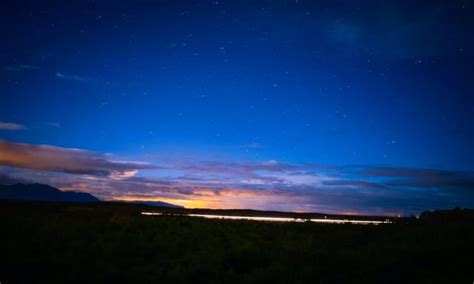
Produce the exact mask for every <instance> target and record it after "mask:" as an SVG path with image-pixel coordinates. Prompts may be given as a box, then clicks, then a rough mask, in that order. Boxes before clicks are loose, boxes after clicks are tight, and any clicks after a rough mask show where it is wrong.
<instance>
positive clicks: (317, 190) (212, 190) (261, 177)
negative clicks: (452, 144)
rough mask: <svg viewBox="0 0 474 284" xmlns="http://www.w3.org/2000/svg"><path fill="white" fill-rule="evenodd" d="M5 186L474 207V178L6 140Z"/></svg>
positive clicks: (341, 207)
mask: <svg viewBox="0 0 474 284" xmlns="http://www.w3.org/2000/svg"><path fill="white" fill-rule="evenodd" d="M0 174H1V175H0V182H2V181H3V182H5V181H8V182H10V183H11V182H13V181H15V180H17V181H25V180H28V181H31V182H42V183H48V184H51V185H53V186H57V187H59V188H61V189H63V190H81V191H85V192H89V193H92V194H94V195H96V196H98V197H99V198H101V199H104V200H150V201H165V202H171V203H175V204H179V205H184V206H186V207H199V208H203V207H208V208H252V209H265V210H285V211H288V210H291V211H313V212H327V213H342V212H345V213H347V212H353V213H358V214H386V215H393V214H396V213H403V214H415V213H419V212H421V211H426V210H431V209H439V208H452V207H454V206H461V207H474V194H473V186H474V174H473V172H466V171H459V172H457V171H445V170H437V169H417V168H396V167H382V166H368V165H353V166H324V165H316V164H289V163H281V162H278V161H274V160H270V161H262V162H236V161H226V160H219V161H206V160H199V159H196V158H195V159H175V160H163V161H159V163H155V164H151V163H143V162H136V161H121V160H120V159H117V158H116V157H115V156H112V155H110V154H103V153H98V152H93V151H87V150H82V149H73V148H61V147H55V146H50V145H33V144H24V143H15V142H9V141H2V140H0Z"/></svg>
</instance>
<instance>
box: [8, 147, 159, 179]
mask: <svg viewBox="0 0 474 284" xmlns="http://www.w3.org/2000/svg"><path fill="white" fill-rule="evenodd" d="M0 166H9V167H18V168H25V169H32V170H38V171H49V172H60V173H69V174H85V175H93V176H109V175H110V176H113V177H117V178H123V177H127V176H131V175H132V173H136V172H135V171H136V170H138V169H149V168H155V167H154V166H151V165H149V164H144V163H136V162H122V161H114V160H112V157H110V156H108V155H104V154H101V153H97V152H92V151H85V150H80V149H72V148H61V147H54V146H49V145H34V144H23V143H14V142H8V141H1V140H0Z"/></svg>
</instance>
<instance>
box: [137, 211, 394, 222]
mask: <svg viewBox="0 0 474 284" xmlns="http://www.w3.org/2000/svg"><path fill="white" fill-rule="evenodd" d="M142 215H150V216H162V215H168V214H163V213H161V212H142ZM180 216H188V217H200V218H208V219H229V220H254V221H265V222H267V221H269V222H315V223H327V224H361V225H379V224H389V223H392V222H391V221H390V220H388V219H386V220H384V221H380V220H349V219H328V218H324V219H315V218H311V219H303V218H290V217H260V216H229V215H212V214H182V215H180Z"/></svg>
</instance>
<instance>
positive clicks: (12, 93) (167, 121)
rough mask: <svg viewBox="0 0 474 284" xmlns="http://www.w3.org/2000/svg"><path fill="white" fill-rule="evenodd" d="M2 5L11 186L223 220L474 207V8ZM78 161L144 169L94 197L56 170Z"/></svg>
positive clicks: (106, 178)
mask: <svg viewBox="0 0 474 284" xmlns="http://www.w3.org/2000/svg"><path fill="white" fill-rule="evenodd" d="M0 5H1V7H0V17H1V20H0V21H1V22H2V25H1V26H2V29H1V30H2V39H3V40H2V44H1V45H0V63H1V65H2V69H1V70H0V76H1V77H0V78H1V79H0V96H1V104H0V128H2V129H0V139H2V140H3V142H2V143H4V144H5V145H4V146H3V147H4V148H3V151H4V155H5V157H7V156H8V157H9V158H7V159H3V160H8V161H4V162H2V165H3V166H4V167H3V168H0V170H2V172H4V175H3V176H5V177H6V176H8V177H9V178H12V177H13V178H16V179H19V178H21V179H27V180H35V181H36V180H38V179H39V180H40V181H45V182H49V183H52V184H54V185H57V186H60V187H62V188H63V189H73V188H74V189H77V188H79V189H81V190H85V191H89V192H93V193H94V194H96V195H99V196H100V197H102V198H104V199H115V198H125V197H127V198H148V199H151V198H156V199H159V200H164V199H166V200H171V201H173V200H178V201H177V202H178V203H179V202H181V204H184V205H186V202H187V201H186V200H194V201H196V200H211V199H212V200H214V201H213V202H214V203H212V204H211V202H208V203H206V204H205V205H207V206H213V207H229V206H230V207H242V208H244V207H252V208H258V209H279V210H323V211H324V210H326V211H344V212H345V211H354V212H378V213H380V212H381V213H387V212H393V211H400V212H418V211H420V210H426V209H430V208H438V207H449V206H454V205H464V206H468V207H469V206H473V204H474V197H473V194H472V191H471V190H472V189H473V188H472V186H473V185H474V179H473V173H472V171H473V170H474V154H473V152H472V147H473V145H474V126H473V122H472V121H474V105H473V100H474V99H473V91H474V89H473V85H472V79H473V74H474V72H473V63H474V60H473V47H474V37H473V36H472V34H473V33H472V30H473V27H474V25H473V20H472V19H470V16H471V15H472V13H473V11H474V10H473V5H472V3H469V1H301V0H299V1H114V2H112V1H67V3H66V2H61V1H3V2H2V3H1V4H0ZM20 143H22V144H20ZM28 144H35V145H36V144H42V145H43V146H35V145H28ZM44 145H49V146H44ZM53 146H54V147H56V148H53ZM25 147H28V149H29V150H28V151H32V154H31V153H30V154H31V155H30V154H28V155H27V154H25V153H26V152H24V151H27V149H25ZM35 147H36V148H35ZM58 147H60V148H58ZM71 148H75V149H81V151H82V150H87V151H88V152H86V153H89V154H91V155H93V156H94V155H99V156H100V157H101V158H97V157H96V156H94V158H93V160H94V161H95V160H97V159H100V160H107V161H110V162H113V163H115V162H119V163H122V162H123V161H133V163H134V164H133V165H134V166H131V167H127V168H126V169H122V168H120V170H119V171H116V169H115V168H113V169H109V168H108V166H104V167H105V168H107V169H108V170H110V171H109V172H108V174H102V175H100V186H99V185H97V184H91V183H88V182H86V181H87V180H89V179H90V177H91V176H90V175H88V174H84V173H83V172H80V173H77V172H71V171H69V170H68V169H69V168H68V167H64V165H56V164H54V161H56V160H55V158H57V155H59V156H61V155H65V154H64V153H65V152H67V155H66V156H67V157H70V156H71V155H74V154H71V153H69V152H71V151H72V153H75V152H74V151H79V150H73V149H71ZM12 149H14V150H15V151H16V152H15V153H13V154H12V153H11V152H8V151H13V150H12ZM32 149H34V150H32ZM45 149H46V150H45ZM51 149H56V150H58V151H59V149H61V151H59V152H60V154H58V153H56V152H55V153H50V152H47V153H43V154H45V155H46V154H47V155H53V156H54V157H55V158H53V159H51V160H52V162H51V164H50V165H43V164H41V165H40V166H38V165H37V163H36V162H37V161H36V160H34V159H36V158H37V157H43V156H42V155H43V154H42V153H40V152H41V151H49V150H51ZM18 151H20V152H22V154H25V155H26V156H23V159H24V160H25V162H24V163H19V162H18V161H19V160H21V158H19V157H17V156H15V154H18V153H19V152H18ZM32 156H34V157H32ZM79 156H81V157H84V156H87V155H79ZM45 157H49V156H45ZM61 157H62V156H61ZM46 159H48V158H46ZM58 159H59V160H60V161H61V162H62V163H63V164H68V163H73V164H74V163H76V164H77V160H76V159H73V160H72V161H69V160H67V161H64V160H61V158H58ZM78 159H81V161H82V158H78ZM145 164H146V165H147V166H146V167H145V168H142V166H143V165H145ZM87 165H88V166H89V164H87ZM94 165H95V164H94ZM137 165H138V166H137ZM101 167H102V166H101ZM65 168H67V169H65ZM92 168H93V169H94V170H97V169H96V168H94V167H92ZM101 169H102V168H101ZM82 170H85V172H88V170H91V169H90V168H88V167H87V168H86V169H82V168H81V171H82ZM386 170H389V171H390V172H389V173H387V172H386ZM374 172H375V173H377V174H374ZM381 172H382V173H383V174H382V175H380V173H381ZM114 173H115V174H119V175H122V176H120V177H119V178H118V179H119V180H120V184H119V185H117V184H116V183H118V182H117V180H118V179H117V176H113V174H114ZM92 176H94V175H92ZM114 177H115V178H114ZM446 177H449V178H446ZM95 178H97V177H95ZM267 178H268V180H267ZM133 179H136V180H133ZM138 179H142V180H140V181H139V180H138ZM143 179H146V181H143ZM273 179H275V180H273ZM112 180H113V182H114V184H113V185H112V184H111V183H112ZM421 180H423V182H421ZM401 181H403V183H402V184H400V182H401ZM405 182H411V183H409V184H405ZM127 183H132V185H127ZM165 183H171V184H172V186H170V187H168V188H165V187H164V185H163V184H165ZM335 183H337V186H336V185H335ZM345 183H350V184H347V185H345ZM367 183H371V184H370V185H368V184H367ZM372 183H373V184H372ZM104 184H106V185H104ZM150 184H152V185H150ZM420 184H423V185H420ZM148 186H149V187H150V188H151V189H144V188H145V187H147V188H148ZM372 186H375V188H374V189H373V190H370V188H371V187H372ZM137 188H140V189H139V190H137ZM156 188H159V189H160V190H159V192H158V191H157V190H156ZM204 188H205V189H204ZM381 188H382V189H383V190H388V191H389V192H388V193H386V192H385V191H382V189H381ZM137 191H140V192H139V193H138V192H137ZM181 191H185V192H184V193H183V192H181ZM365 191H367V192H365ZM420 191H421V192H420ZM440 191H443V192H441V193H440ZM444 191H447V193H446V192H444ZM203 192H204V193H205V194H203ZM228 192H231V193H228ZM178 193H179V194H181V195H179V196H177V194H178ZM206 194H207V195H206ZM246 194H247V195H248V196H247V195H246ZM414 194H416V196H417V198H420V196H421V198H423V197H424V198H425V199H426V200H422V201H420V202H418V203H417V202H412V203H410V202H409V201H408V200H410V199H413V197H414ZM446 194H448V196H446ZM204 195H205V196H204ZM451 195H452V196H451ZM229 196H230V197H229ZM250 196H251V198H252V199H258V198H259V199H260V202H259V203H256V204H254V203H252V202H249V200H248V199H246V198H247V197H249V198H250ZM255 196H256V197H255ZM337 196H343V197H341V198H340V199H338V198H336V197H337ZM225 198H232V202H230V201H229V202H227V203H225V202H223V201H222V200H225ZM272 198H273V199H272ZM325 198H326V199H325ZM274 199H275V200H274ZM219 202H221V203H219ZM218 203H219V204H218ZM191 205H196V206H204V205H203V204H195V203H193V204H191Z"/></svg>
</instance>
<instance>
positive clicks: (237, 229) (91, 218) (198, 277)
mask: <svg viewBox="0 0 474 284" xmlns="http://www.w3.org/2000/svg"><path fill="white" fill-rule="evenodd" d="M145 209H147V207H145V206H141V205H133V204H128V205H127V204H108V203H96V204H87V203H86V204H73V203H41V202H13V201H0V282H1V283H2V284H9V283H105V282H107V283H111V282H115V283H190V282H193V283H367V282H372V283H473V281H474V268H473V267H474V261H473V259H474V213H473V211H472V210H469V211H468V210H454V211H445V212H435V213H429V214H424V215H422V217H421V218H420V219H409V218H407V219H399V222H397V223H395V224H385V225H378V226H373V225H346V224H345V225H335V224H315V223H264V222H255V221H229V220H225V221H224V220H208V219H201V218H191V217H182V216H156V217H154V216H141V215H140V214H139V213H140V211H142V210H145ZM148 210H149V208H148Z"/></svg>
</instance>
